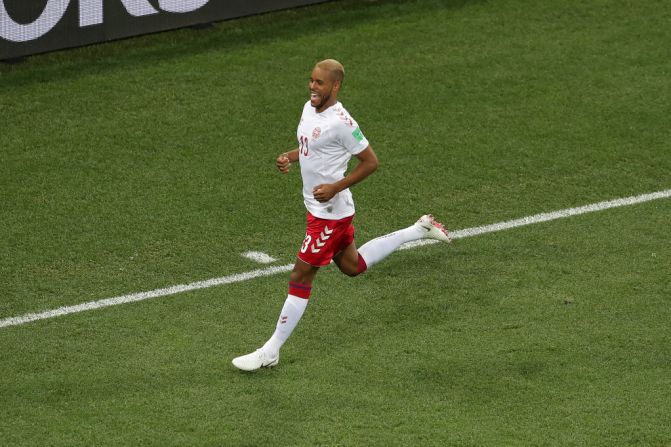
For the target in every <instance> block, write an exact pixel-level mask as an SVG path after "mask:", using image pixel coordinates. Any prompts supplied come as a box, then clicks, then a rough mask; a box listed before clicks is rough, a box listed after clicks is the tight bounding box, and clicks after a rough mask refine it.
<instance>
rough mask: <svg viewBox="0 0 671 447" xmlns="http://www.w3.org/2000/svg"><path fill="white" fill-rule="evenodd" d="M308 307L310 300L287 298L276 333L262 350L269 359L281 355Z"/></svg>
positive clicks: (295, 297)
mask: <svg viewBox="0 0 671 447" xmlns="http://www.w3.org/2000/svg"><path fill="white" fill-rule="evenodd" d="M307 305H308V300H307V299H305V298H299V297H297V296H293V295H288V296H287V299H286V301H284V306H283V307H282V312H281V313H280V318H279V319H278V320H277V326H276V328H275V333H274V334H273V335H272V337H270V339H269V340H268V341H267V342H266V344H265V345H263V348H262V349H263V351H264V352H265V353H266V354H267V355H268V356H269V357H271V358H275V357H277V355H278V354H279V353H280V348H281V347H282V345H283V344H284V342H285V341H287V339H288V338H289V336H290V335H291V333H292V332H293V331H294V329H295V328H296V325H297V324H298V321H299V320H300V319H301V317H302V316H303V312H305V308H306V307H307Z"/></svg>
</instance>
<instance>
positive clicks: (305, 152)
mask: <svg viewBox="0 0 671 447" xmlns="http://www.w3.org/2000/svg"><path fill="white" fill-rule="evenodd" d="M300 143H301V146H300V147H299V148H298V151H299V152H300V153H301V154H303V155H304V156H305V157H307V156H308V137H304V136H303V135H301V139H300Z"/></svg>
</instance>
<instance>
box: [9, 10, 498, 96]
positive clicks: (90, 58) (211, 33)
mask: <svg viewBox="0 0 671 447" xmlns="http://www.w3.org/2000/svg"><path fill="white" fill-rule="evenodd" d="M483 1H486V0H428V1H426V2H423V4H419V5H418V4H408V2H406V1H404V0H366V1H361V0H342V1H332V2H328V3H325V4H321V5H312V6H307V7H302V8H297V9H290V10H285V11H278V12H271V13H266V14H261V15H257V16H252V17H245V18H240V19H234V20H228V21H223V22H219V23H217V24H215V25H214V26H212V27H204V28H202V29H193V28H185V29H181V30H174V31H167V32H162V33H157V34H152V35H147V36H140V37H132V38H129V39H125V40H122V41H116V42H111V43H102V44H96V45H91V46H88V47H84V48H77V49H69V50H62V51H57V52H54V53H50V54H44V55H36V56H32V57H29V58H27V60H26V61H25V62H24V63H21V64H16V65H14V64H12V65H9V64H2V63H0V79H1V80H2V82H0V92H1V91H2V90H4V89H13V88H16V87H20V86H23V85H29V84H33V83H37V82H48V81H56V80H59V79H72V78H79V77H84V76H87V75H90V74H95V73H100V72H101V71H107V72H114V71H115V70H123V69H127V68H128V67H133V66H136V65H139V66H146V65H147V64H151V63H161V62H166V61H169V60H172V59H175V58H179V57H182V56H184V55H193V54H202V53H207V52H222V51H223V52H225V51H227V50H234V49H239V48H244V47H247V46H252V45H257V44H262V43H266V42H272V41H276V40H282V39H291V40H294V39H296V38H298V37H302V36H309V35H315V34H324V33H328V32H334V31H340V30H343V29H348V28H352V27H355V26H357V25H359V24H361V23H372V22H375V21H376V20H382V19H388V18H395V17H401V16H406V15H411V14H421V15H426V14H432V13H434V12H435V11H437V10H444V9H460V8H463V7H465V6H468V5H470V4H476V3H482V2H483ZM315 12H317V14H315ZM297 24H300V26H297ZM320 56H321V55H318V54H315V58H318V57H320Z"/></svg>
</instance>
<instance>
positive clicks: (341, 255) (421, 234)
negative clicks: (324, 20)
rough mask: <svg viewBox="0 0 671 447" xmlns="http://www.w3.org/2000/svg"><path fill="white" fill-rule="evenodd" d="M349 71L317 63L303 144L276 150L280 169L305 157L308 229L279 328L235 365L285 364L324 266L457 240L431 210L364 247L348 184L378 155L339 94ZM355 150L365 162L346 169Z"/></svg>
mask: <svg viewBox="0 0 671 447" xmlns="http://www.w3.org/2000/svg"><path fill="white" fill-rule="evenodd" d="M344 77H345V70H344V68H343V66H342V64H340V62H338V61H336V60H333V59H327V60H324V61H321V62H319V63H317V65H315V67H314V69H313V70H312V74H311V76H310V81H309V84H308V86H309V90H310V100H309V101H308V102H307V103H306V104H305V106H304V107H303V115H302V116H301V120H300V123H299V125H298V132H297V138H298V148H297V149H294V150H292V151H290V152H286V153H283V154H281V155H280V156H279V157H277V160H276V165H277V169H279V171H280V172H282V173H285V174H286V173H287V172H289V167H290V166H291V164H292V163H296V162H298V163H299V164H300V169H301V176H302V177H303V198H304V202H305V207H306V208H307V211H308V213H307V231H306V234H305V239H304V240H303V244H302V246H301V248H300V250H299V253H298V259H297V260H296V264H295V265H294V268H293V271H292V272H291V276H290V277H289V294H288V296H287V299H286V301H285V302H284V306H283V307H282V311H281V313H280V317H279V320H278V321H277V326H276V329H275V333H273V335H272V336H271V337H270V339H269V340H268V341H267V342H266V343H265V344H264V345H263V346H262V347H261V348H259V349H257V350H256V351H254V352H252V353H251V354H247V355H243V356H241V357H236V358H235V359H233V365H234V366H235V367H237V368H239V369H241V370H244V371H254V370H257V369H259V368H262V367H273V366H275V365H277V364H278V362H279V359H280V348H281V347H282V345H283V344H284V342H285V341H286V340H287V338H289V335H291V332H292V331H293V330H294V328H295V327H296V325H297V324H298V321H299V320H300V318H301V316H302V315H303V312H304V311H305V308H306V307H307V304H308V299H309V298H310V291H311V289H312V282H313V280H314V278H315V275H316V274H317V272H318V271H319V268H320V267H324V266H326V265H328V264H329V263H330V262H331V261H333V262H334V263H335V264H336V265H337V266H338V268H339V269H340V270H341V271H342V272H343V273H344V274H346V275H349V276H356V275H359V274H361V273H363V272H364V271H365V270H366V269H368V268H370V267H372V266H373V265H375V264H376V263H378V262H380V261H381V260H382V259H384V258H386V257H387V256H388V255H389V254H391V253H392V252H393V251H394V250H395V249H396V248H398V247H399V246H400V245H401V244H403V243H405V242H410V241H414V240H417V239H425V238H431V239H437V240H439V241H444V242H449V241H450V238H449V235H448V233H447V230H446V229H445V228H444V227H443V225H441V224H440V223H439V222H437V221H436V220H434V218H433V216H431V215H430V214H427V215H424V216H422V217H421V218H420V219H419V220H418V221H417V222H416V223H415V224H414V225H411V226H409V227H408V228H405V229H402V230H399V231H396V232H393V233H390V234H387V235H385V236H382V237H379V238H377V239H373V240H371V241H369V242H367V243H366V244H364V245H363V246H362V247H360V248H359V249H357V247H356V244H355V242H354V227H353V226H352V219H353V218H354V202H353V201H352V193H351V192H350V190H349V188H350V186H352V185H354V184H356V183H359V182H360V181H362V180H363V179H365V178H366V177H368V176H369V175H370V174H372V173H373V172H374V171H375V170H376V169H377V166H378V160H377V156H376V155H375V152H373V148H371V146H370V144H369V143H368V140H367V139H366V137H365V136H364V135H363V133H362V132H361V129H360V128H359V126H358V124H357V122H356V121H355V120H354V118H352V117H351V116H350V115H349V113H347V110H345V108H344V107H343V105H342V104H341V103H340V102H338V92H339V91H340V88H341V86H342V83H343V79H344ZM352 156H355V157H356V158H357V160H358V163H357V165H356V166H355V167H354V169H352V170H351V171H350V172H349V173H348V174H347V175H345V171H346V170H347V165H348V162H349V160H350V158H351V157H352Z"/></svg>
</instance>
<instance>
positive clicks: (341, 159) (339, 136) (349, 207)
mask: <svg viewBox="0 0 671 447" xmlns="http://www.w3.org/2000/svg"><path fill="white" fill-rule="evenodd" d="M296 136H297V138H298V152H299V154H300V157H299V158H300V164H301V176H302V177H303V200H304V202H305V207H306V208H307V209H308V211H309V212H310V213H311V214H312V215H313V216H315V217H319V218H321V219H331V220H338V219H343V218H345V217H349V216H352V215H353V214H354V201H353V200H352V193H351V192H350V190H349V189H344V190H342V191H340V192H339V193H338V194H336V195H335V196H333V198H332V199H331V200H329V201H328V202H324V203H320V202H318V201H317V200H316V199H315V198H314V195H313V192H312V190H313V189H314V187H315V186H317V185H321V184H325V183H336V182H337V181H339V180H341V179H343V178H344V177H345V171H346V170H347V164H348V162H349V160H350V158H352V155H356V154H358V153H360V152H362V151H363V150H364V149H366V148H367V147H368V140H367V139H366V137H365V136H364V135H363V133H361V129H359V125H358V124H357V123H356V121H354V119H353V118H352V117H350V116H349V113H347V110H345V108H344V107H343V106H342V104H340V102H337V103H335V104H334V105H332V106H331V107H329V108H328V109H326V110H324V111H323V112H321V113H317V111H316V109H315V108H314V107H312V105H311V104H310V101H308V102H307V103H306V104H305V106H304V107H303V115H302V116H301V122H300V124H299V125H298V131H297V135H296Z"/></svg>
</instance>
